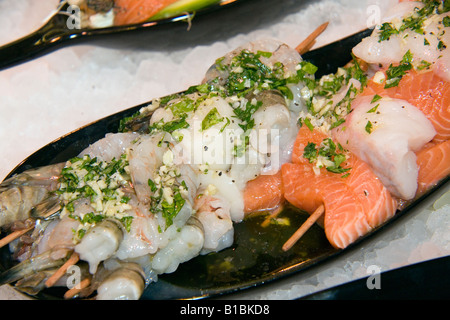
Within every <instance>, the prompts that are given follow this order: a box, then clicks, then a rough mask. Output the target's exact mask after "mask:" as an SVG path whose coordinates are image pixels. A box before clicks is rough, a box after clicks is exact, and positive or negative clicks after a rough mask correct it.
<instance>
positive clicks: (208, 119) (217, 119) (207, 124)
mask: <svg viewBox="0 0 450 320" xmlns="http://www.w3.org/2000/svg"><path fill="white" fill-rule="evenodd" d="M224 120H225V117H221V116H220V113H219V111H217V108H213V109H211V110H210V111H209V112H208V114H207V115H206V116H205V118H204V119H203V121H202V131H204V130H207V129H209V128H211V127H212V126H214V125H216V124H218V123H221V122H223V121H224ZM227 120H228V121H227V123H226V124H225V126H226V125H227V124H229V123H230V120H229V119H228V118H227ZM225 126H224V127H222V129H221V131H222V130H223V129H224V128H225Z"/></svg>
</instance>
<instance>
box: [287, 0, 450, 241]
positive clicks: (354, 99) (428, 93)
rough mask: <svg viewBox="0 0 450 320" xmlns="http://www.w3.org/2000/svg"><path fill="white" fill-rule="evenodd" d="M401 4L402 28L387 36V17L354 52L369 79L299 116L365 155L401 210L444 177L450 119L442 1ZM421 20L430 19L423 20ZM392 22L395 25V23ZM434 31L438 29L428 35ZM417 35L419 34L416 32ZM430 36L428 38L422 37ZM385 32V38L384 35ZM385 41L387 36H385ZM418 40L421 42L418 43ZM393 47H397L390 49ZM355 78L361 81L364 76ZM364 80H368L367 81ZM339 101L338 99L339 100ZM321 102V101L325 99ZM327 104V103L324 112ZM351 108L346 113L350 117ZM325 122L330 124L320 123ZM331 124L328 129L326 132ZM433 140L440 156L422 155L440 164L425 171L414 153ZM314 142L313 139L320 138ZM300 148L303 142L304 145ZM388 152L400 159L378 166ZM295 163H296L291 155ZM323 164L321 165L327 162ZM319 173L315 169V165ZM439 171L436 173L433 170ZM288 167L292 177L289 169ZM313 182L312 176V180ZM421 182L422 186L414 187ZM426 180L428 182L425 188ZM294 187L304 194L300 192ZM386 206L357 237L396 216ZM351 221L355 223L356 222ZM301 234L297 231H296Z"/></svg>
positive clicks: (357, 232) (446, 168)
mask: <svg viewBox="0 0 450 320" xmlns="http://www.w3.org/2000/svg"><path fill="white" fill-rule="evenodd" d="M398 8H399V9H400V10H397V16H396V17H395V18H396V19H397V22H398V21H400V20H401V19H403V20H402V21H403V23H404V25H403V26H401V27H400V32H399V31H398V30H396V29H395V28H393V29H390V30H392V33H391V34H389V35H387V30H388V28H387V27H389V26H391V27H392V26H393V25H394V23H391V21H386V22H384V24H383V25H382V26H381V28H376V29H375V31H374V32H373V34H372V36H371V37H369V38H367V39H364V40H363V41H362V42H361V43H360V44H359V45H357V46H356V47H355V48H354V49H353V52H354V54H355V55H356V56H357V57H358V58H361V59H362V60H363V61H362V62H363V63H366V65H368V67H369V68H368V70H367V72H366V74H367V76H368V77H371V78H370V79H368V81H367V80H365V79H364V78H362V79H363V81H362V82H361V81H359V83H358V86H355V88H354V89H353V92H352V91H351V90H349V88H348V87H347V88H346V89H345V90H346V91H347V90H348V91H347V95H348V94H351V95H348V97H350V99H348V100H347V101H344V100H341V99H342V97H338V94H336V93H333V95H332V96H330V98H329V99H330V100H334V99H335V100H334V101H335V102H334V103H333V104H331V103H328V104H326V103H320V102H321V101H316V102H314V101H313V102H312V106H311V107H312V111H313V112H312V114H313V116H311V114H310V115H308V116H307V117H304V118H303V119H304V120H306V121H307V122H306V121H305V123H308V124H309V126H310V128H311V130H313V129H312V127H313V126H314V127H318V128H319V129H321V130H323V131H324V132H327V133H328V135H329V136H330V137H331V139H333V140H335V141H336V144H337V143H339V142H340V144H341V145H342V147H346V148H348V149H350V151H351V152H354V153H355V154H356V155H357V156H358V157H359V158H361V159H363V160H365V161H366V162H367V163H368V164H369V165H370V166H371V168H372V169H373V170H375V172H376V173H377V175H378V177H379V178H380V179H381V180H382V181H383V183H384V184H385V185H386V186H387V187H388V188H389V189H390V191H391V193H392V195H393V196H397V197H399V198H398V199H397V200H396V201H397V202H398V206H399V208H401V207H402V204H403V203H404V202H405V200H406V201H407V200H408V199H412V198H415V197H418V196H419V195H420V194H422V193H423V192H424V190H426V189H427V188H429V187H430V186H431V185H433V182H432V181H434V183H436V181H439V180H441V179H443V178H445V177H446V176H448V170H449V167H448V164H447V165H444V164H442V160H443V159H444V158H445V157H446V156H445V155H444V156H442V151H443V150H445V147H444V146H445V145H446V144H445V142H444V143H442V141H448V140H447V139H448V137H447V135H448V134H447V133H446V132H447V130H449V128H450V126H449V121H448V119H450V117H449V116H448V115H447V113H448V111H449V109H448V102H447V100H448V99H449V98H450V96H449V95H448V90H447V86H448V82H447V81H446V80H445V79H446V77H447V76H448V73H447V74H446V75H443V74H442V70H444V69H442V66H443V65H445V64H444V62H445V61H446V60H445V56H446V54H447V52H448V50H447V49H446V46H445V45H444V44H445V43H446V42H448V41H447V40H448V39H447V38H446V32H445V29H446V28H448V24H447V23H445V22H444V21H445V19H448V13H446V12H442V11H441V10H442V8H441V7H439V3H432V2H424V3H421V2H409V3H401V4H400V5H399V6H398ZM414 8H416V9H414ZM405 9H406V10H405ZM414 10H415V11H417V13H414V14H415V15H412V14H411V12H412V11H414ZM394 11H395V10H394ZM398 12H400V14H398ZM428 15H429V16H428ZM414 19H416V20H417V23H418V24H417V25H419V24H422V23H423V24H424V27H425V28H426V29H425V30H426V32H423V35H422V32H420V31H421V30H422V29H421V30H411V29H412V27H410V26H411V25H412V24H411V23H409V24H407V23H408V21H409V22H411V21H412V20H414ZM426 19H429V20H428V21H426V23H424V21H425V20H426ZM397 22H396V24H395V27H396V28H399V24H398V23H397ZM390 23H391V24H390ZM417 25H416V26H417ZM433 28H434V29H433ZM431 29H433V30H434V31H436V30H438V31H437V32H431ZM404 30H406V31H404ZM427 30H428V31H427ZM402 32H406V33H408V32H409V33H410V34H409V35H411V37H404V36H403V34H402ZM414 32H417V33H415V34H413V33H414ZM428 34H429V36H427V35H428ZM384 37H386V38H387V40H386V39H385V38H384ZM423 37H426V39H428V38H430V41H431V40H433V41H435V40H436V39H437V40H436V41H435V42H433V43H434V44H435V45H430V44H429V45H424V43H426V42H427V41H425V40H424V38H423ZM390 38H391V40H389V39H390ZM417 38H420V39H421V40H420V41H422V42H420V41H418V42H417V40H416V39H417ZM400 39H401V40H400ZM437 41H440V42H439V43H440V44H441V45H439V44H438V43H437ZM419 42H420V44H419V45H416V44H417V43H419ZM398 43H400V44H398ZM393 44H395V45H394V47H396V46H397V45H398V47H399V48H401V51H399V53H398V54H397V56H396V58H395V57H392V56H390V55H388V54H387V53H388V51H389V50H390V51H391V52H392V50H391V49H392V46H393ZM377 48H378V49H377ZM396 48H397V47H396ZM421 50H422V51H426V52H428V53H426V55H427V59H426V60H425V58H424V57H425V56H423V55H422V53H423V52H421ZM393 52H395V50H394V51H393ZM430 57H435V59H431V60H430V59H429V58H430ZM422 58H423V59H422ZM383 59H384V60H383ZM386 59H387V60H386ZM400 60H401V61H400ZM394 63H398V64H399V66H398V67H397V66H394V65H393V64H394ZM388 64H390V66H389V68H386V67H387V65H388ZM380 67H381V70H380ZM395 68H397V71H394V70H396V69H395ZM400 68H402V71H401V72H399V70H400ZM360 71H362V70H360ZM395 72H397V73H396V77H397V78H394V76H392V74H394V73H395ZM360 75H361V73H360ZM360 75H359V79H361V77H360ZM390 77H391V78H390ZM325 78H328V79H325V81H330V80H333V78H331V77H330V76H326V77H325ZM367 82H368V84H367V85H366V83H367ZM350 89H351V87H350ZM364 96H365V97H364ZM383 97H385V98H383ZM316 99H317V97H316ZM395 99H399V100H395ZM400 99H401V100H400ZM340 100H341V102H340V103H338V104H336V101H340ZM405 100H406V101H405ZM322 101H325V102H326V101H327V100H322ZM342 101H344V102H345V104H343V106H348V107H347V110H345V109H343V108H340V109H333V108H335V107H336V106H338V105H339V104H342ZM386 104H388V105H389V106H387V105H386ZM362 105H364V108H359V106H362ZM324 107H327V108H328V109H327V108H324ZM330 107H331V108H330ZM397 108H400V109H397ZM408 109H409V110H410V112H411V113H409V114H408V115H407V116H403V117H401V119H400V118H399V119H398V120H400V122H399V121H395V124H388V123H387V122H388V121H390V120H393V119H395V117H396V116H397V115H394V114H393V113H395V110H397V111H399V112H400V113H398V115H400V114H401V113H402V111H407V110H408ZM329 110H332V112H329ZM350 110H351V113H350V114H348V113H349V111H350ZM389 113H391V115H390V116H388V114H389ZM412 113H414V114H416V115H417V117H416V118H414V116H413V115H412ZM347 114H348V115H347ZM330 115H331V117H330V119H329V121H328V122H327V121H326V120H325V119H326V117H327V116H330ZM383 117H384V119H383ZM387 118H389V120H388V119H387ZM324 120H325V121H324ZM330 120H331V121H330ZM402 121H413V123H414V124H412V123H411V124H409V125H407V126H406V127H405V128H404V129H401V126H399V124H400V123H401V122H402ZM311 123H314V125H311ZM324 123H325V124H327V125H328V126H324V125H323V124H324ZM356 123H358V126H360V127H359V129H358V130H355V127H353V125H356ZM333 127H336V128H333ZM330 128H331V129H332V130H330ZM408 129H412V130H413V131H411V132H409V133H408ZM383 130H392V131H391V133H390V134H389V137H390V138H392V137H396V138H395V139H394V140H395V141H394V140H392V141H391V143H386V139H382V138H381V137H380V136H379V135H380V134H381V133H382V132H383ZM436 132H437V134H436ZM371 139H375V140H374V141H373V142H374V143H377V142H375V141H376V140H378V142H381V141H382V142H381V144H379V145H378V147H376V146H375V145H371V142H370V140H371ZM404 139H410V140H408V141H409V142H404V143H403V147H400V144H402V142H401V141H402V140H403V141H405V140H404ZM431 140H433V143H430V144H431V145H433V144H438V145H439V144H441V145H439V148H435V150H436V155H438V156H437V157H434V156H431V155H428V156H427V157H431V159H436V160H437V161H436V164H437V166H438V167H439V169H437V170H434V172H433V173H432V174H431V170H430V169H429V167H428V168H427V167H426V165H425V163H424V161H427V160H424V159H419V158H418V157H416V154H417V156H418V155H420V156H421V157H425V154H426V152H425V151H422V150H429V151H430V150H431V149H429V148H427V147H426V146H428V145H429V144H428V142H429V141H431ZM315 142H316V143H317V141H315ZM358 143H361V144H360V145H358V146H356V145H355V144H358ZM304 146H306V144H305V145H304ZM383 148H387V149H388V148H392V150H391V151H389V152H387V153H385V152H384V151H383ZM401 150H403V151H401ZM305 151H306V148H305ZM388 154H389V155H388ZM294 156H295V155H294ZM390 157H397V159H398V160H397V161H386V163H384V165H385V166H384V167H383V165H381V163H382V162H383V161H385V160H387V159H389V158H390ZM427 159H430V158H427ZM293 161H294V162H295V158H294V157H293ZM378 161H380V162H378ZM416 161H417V164H416ZM331 164H332V163H331ZM419 164H420V166H419ZM321 165H323V166H326V164H321ZM284 167H285V168H284V169H286V170H285V171H286V172H288V166H287V165H285V166H284ZM381 167H383V169H381V170H379V169H377V168H381ZM289 168H292V167H289ZM354 170H355V168H354V167H353V166H352V168H351V170H350V171H349V177H350V178H351V177H352V176H355V173H354ZM389 170H390V171H389ZM402 170H403V171H402ZM316 171H317V172H318V170H317V169H316ZM437 171H438V172H439V173H437ZM289 172H290V174H292V172H291V171H290V170H289ZM428 172H430V176H431V177H430V180H428V181H427V182H425V181H426V178H425V176H426V175H427V174H428ZM285 177H286V178H285V179H284V180H283V183H288V184H289V186H288V185H285V186H284V188H285V189H286V190H288V189H290V188H292V187H290V183H292V179H289V177H288V175H287V174H286V175H285ZM312 179H313V180H314V178H312ZM346 179H348V178H346ZM422 181H423V182H422ZM419 185H420V189H419V188H418V186H419ZM424 185H426V187H425V186H424ZM299 192H300V193H301V191H299ZM365 192H367V194H370V192H369V190H365ZM286 197H287V198H288V201H289V200H290V201H291V202H292V201H294V204H295V203H296V202H295V201H297V200H294V199H293V198H292V192H290V191H289V192H288V193H287V195H286ZM362 199H364V198H362ZM305 200H306V199H305ZM387 203H391V204H390V205H389V206H390V207H391V209H389V210H388V211H381V212H385V213H386V212H390V214H388V215H387V216H386V215H385V214H379V217H378V218H377V219H376V220H375V221H374V222H375V224H371V227H368V226H364V224H362V225H360V227H359V228H357V229H358V230H359V231H355V232H354V234H356V235H359V234H361V230H364V229H367V230H369V229H370V228H372V227H373V226H376V225H379V224H380V223H382V222H384V221H386V220H387V219H388V218H389V216H390V215H392V214H393V211H392V208H394V209H395V206H393V205H392V202H391V201H388V202H387ZM297 205H298V206H300V207H303V208H307V207H305V205H306V203H298V202H297ZM309 210H311V211H310V212H312V210H313V209H312V208H311V209H309ZM353 210H354V209H353ZM325 218H326V216H325ZM354 225H355V226H357V224H356V223H355V224H354ZM305 227H306V226H305ZM301 229H302V228H301ZM326 229H327V227H326V226H325V230H326ZM298 232H299V233H300V229H299V231H298ZM326 232H327V230H326ZM362 233H363V234H364V233H366V231H363V232H362ZM294 239H295V241H297V240H298V237H297V236H293V237H292V241H291V240H289V241H288V243H287V244H286V247H287V246H288V245H290V244H292V242H293V241H294ZM329 240H330V242H331V243H332V244H333V243H335V244H336V245H337V246H338V247H340V246H341V245H339V244H338V243H337V242H334V241H333V240H332V239H330V238H329ZM345 246H346V245H344V247H345Z"/></svg>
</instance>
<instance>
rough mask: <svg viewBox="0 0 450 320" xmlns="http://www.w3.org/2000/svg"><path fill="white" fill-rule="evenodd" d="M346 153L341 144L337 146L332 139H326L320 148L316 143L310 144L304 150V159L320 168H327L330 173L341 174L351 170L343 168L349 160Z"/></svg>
mask: <svg viewBox="0 0 450 320" xmlns="http://www.w3.org/2000/svg"><path fill="white" fill-rule="evenodd" d="M344 151H345V150H344V148H343V147H342V146H341V145H340V144H337V145H336V144H335V143H334V142H333V140H332V139H330V138H326V139H324V140H323V141H322V143H321V145H320V146H319V148H317V146H316V144H315V143H313V142H309V143H308V144H307V145H306V147H305V148H304V151H303V157H304V158H305V159H308V160H309V162H310V163H315V164H316V166H318V167H319V168H322V167H325V168H326V169H327V170H328V171H329V172H333V173H339V174H340V173H344V172H347V171H349V170H350V169H351V168H344V167H342V164H343V163H344V162H345V160H346V159H347V158H346V156H345V154H344V153H343V152H344Z"/></svg>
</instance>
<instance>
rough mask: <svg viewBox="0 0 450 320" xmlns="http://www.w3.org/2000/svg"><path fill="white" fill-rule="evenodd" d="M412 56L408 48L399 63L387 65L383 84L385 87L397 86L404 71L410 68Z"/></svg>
mask: <svg viewBox="0 0 450 320" xmlns="http://www.w3.org/2000/svg"><path fill="white" fill-rule="evenodd" d="M412 58H413V57H412V53H411V51H410V50H408V51H407V52H406V53H405V55H404V56H403V58H402V60H401V61H400V64H399V65H397V66H394V65H393V64H392V63H391V64H390V65H389V68H388V69H387V70H386V76H387V79H386V84H385V85H384V88H385V89H387V88H392V87H396V86H398V84H399V82H400V80H401V79H402V78H403V76H404V75H405V74H406V71H409V70H411V69H412V67H413V66H412Z"/></svg>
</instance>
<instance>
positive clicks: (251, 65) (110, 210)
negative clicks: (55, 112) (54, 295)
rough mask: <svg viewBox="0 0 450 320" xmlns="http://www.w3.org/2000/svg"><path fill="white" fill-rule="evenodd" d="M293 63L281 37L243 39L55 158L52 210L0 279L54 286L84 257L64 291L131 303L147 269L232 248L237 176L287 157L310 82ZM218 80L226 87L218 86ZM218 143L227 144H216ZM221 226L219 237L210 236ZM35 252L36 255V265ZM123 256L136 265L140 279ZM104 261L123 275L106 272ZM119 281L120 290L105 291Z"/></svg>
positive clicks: (151, 274)
mask: <svg viewBox="0 0 450 320" xmlns="http://www.w3.org/2000/svg"><path fill="white" fill-rule="evenodd" d="M255 64H256V66H257V68H256V69H255ZM303 65H306V66H307V65H308V64H307V63H305V62H302V59H301V56H300V55H299V54H298V52H296V51H295V50H293V49H291V48H289V47H288V46H286V45H284V44H282V43H279V42H276V41H260V42H255V43H251V44H249V45H247V46H245V47H242V48H239V49H237V50H235V51H234V52H232V53H230V54H229V55H227V56H226V57H224V59H223V60H222V61H219V60H218V62H217V63H216V64H215V65H214V66H213V67H212V68H211V69H210V71H208V73H207V75H206V77H205V82H204V83H203V84H201V85H199V86H196V87H193V88H191V89H190V90H188V92H187V93H186V94H179V95H175V96H173V97H167V98H164V99H161V100H160V99H156V100H155V101H154V102H153V103H152V106H149V107H148V108H145V110H142V113H140V114H139V115H137V116H136V117H133V118H132V119H126V121H125V122H124V126H123V128H125V129H126V128H135V123H134V119H137V120H138V122H140V123H141V124H142V119H148V120H147V121H148V124H146V125H143V126H141V125H139V129H138V130H137V131H136V132H121V133H116V134H108V135H106V136H105V138H103V139H101V140H99V141H97V142H96V143H94V144H92V145H91V146H89V147H88V148H87V149H85V150H84V151H82V152H81V153H80V154H79V156H77V157H75V158H73V159H70V160H68V161H67V162H66V163H64V164H62V165H60V167H59V172H58V175H56V177H57V179H54V181H53V180H52V181H53V182H54V184H52V189H50V190H49V191H46V192H50V194H52V195H54V196H56V198H57V199H59V211H58V214H57V215H56V216H55V218H54V219H52V220H45V226H43V228H42V229H35V230H33V234H31V235H30V237H32V239H33V241H32V242H30V243H29V244H25V243H23V242H22V240H21V238H19V239H16V240H14V241H13V242H12V243H11V244H10V248H11V249H12V251H13V252H14V254H15V255H17V256H18V257H19V261H21V262H20V263H19V264H18V265H16V266H15V267H14V268H13V269H11V270H8V271H6V272H5V273H3V274H2V275H1V279H2V281H3V283H12V282H15V281H17V280H19V279H21V278H26V277H28V275H29V273H30V272H33V271H35V270H39V273H40V274H41V276H40V279H42V280H40V281H41V282H40V283H46V284H47V286H54V285H55V284H56V283H60V282H61V278H60V275H61V274H62V273H64V270H66V269H69V268H71V267H78V266H79V265H81V264H82V263H83V266H84V265H87V267H88V276H87V277H85V279H84V280H82V281H83V286H82V288H78V289H70V290H69V291H68V292H67V294H66V296H67V297H71V296H74V295H75V296H83V297H86V296H88V295H90V294H92V293H93V292H94V291H96V292H97V298H99V299H101V298H104V297H108V298H112V297H113V296H114V297H115V298H120V297H122V295H124V296H126V297H128V298H132V299H135V298H137V297H139V296H140V294H142V290H143V288H145V286H146V285H148V284H149V283H150V282H152V281H156V278H157V275H159V274H163V273H171V272H174V271H175V270H176V269H177V268H178V265H179V264H180V263H183V262H185V261H188V260H190V259H192V258H193V257H195V256H197V255H199V254H206V253H209V252H215V251H219V250H222V249H223V248H225V247H228V246H230V245H231V244H232V239H233V237H232V235H233V224H234V223H235V222H240V221H241V220H242V219H243V217H244V206H245V202H244V198H243V190H244V189H245V186H246V183H247V182H248V181H250V180H252V179H254V178H255V177H257V176H259V175H261V174H270V173H272V172H277V171H279V169H280V166H281V164H282V163H284V162H286V161H288V159H289V158H290V152H291V150H292V144H293V142H294V139H295V135H296V127H295V122H296V117H295V113H296V110H297V109H298V108H299V107H301V100H300V99H299V96H298V94H297V95H291V94H290V92H291V90H293V91H294V92H299V91H300V88H302V87H304V84H303V78H309V77H310V75H309V74H308V73H307V72H304V71H302V70H300V71H299V67H301V66H303ZM226 78H229V79H233V82H232V81H224V82H220V81H221V80H223V79H226ZM218 79H219V81H217V80H218ZM207 88H208V90H205V89H207ZM288 88H289V89H288ZM294 102H295V103H294ZM147 115H150V116H149V117H147ZM142 116H143V117H142ZM130 124H131V125H130ZM198 125H199V126H198ZM196 130H198V131H196ZM125 131H126V130H125ZM198 132H200V134H201V135H200V136H198ZM219 138H220V139H222V141H224V142H226V143H225V144H221V145H218V144H217V142H218V141H219V140H218V139H219ZM230 142H231V143H230ZM280 143H282V144H283V148H282V149H281V150H280V149H276V148H275V147H276V146H278V145H279V144H280ZM224 147H225V149H224ZM192 148H193V149H192ZM196 148H198V149H196ZM280 151H281V152H280ZM198 155H200V156H201V157H200V160H197V159H196V158H195V156H198ZM218 156H219V157H218ZM25 174H26V173H25ZM17 185H20V183H17ZM7 190H9V189H7ZM248 199H252V197H249V198H248ZM35 202H36V203H35ZM35 202H33V207H32V208H34V209H33V217H40V215H43V213H42V212H38V211H39V210H37V209H36V208H38V207H40V208H42V209H43V210H44V209H45V208H44V207H41V206H40V203H39V202H40V201H35ZM247 204H248V203H247ZM30 207H31V206H30ZM219 208H220V210H221V211H219V210H218V209H219ZM253 208H255V206H253ZM196 209H198V210H196ZM200 209H201V210H200ZM262 209H265V208H263V207H260V208H259V210H262ZM45 210H46V209H45ZM252 210H253V209H252ZM29 212H30V210H28V211H27V215H26V217H29V216H30V213H29ZM219 212H221V214H220V217H218V216H217V215H218V214H219ZM212 217H218V219H216V220H214V219H211V218H212ZM224 217H225V219H224ZM43 221H44V220H43ZM224 222H226V224H225V228H224V229H223V230H224V233H217V232H215V231H216V230H218V228H221V227H220V226H221V225H222V224H223V223H224ZM69 256H72V258H73V259H69ZM36 257H42V258H41V259H39V260H37V261H40V263H39V264H37V261H36V260H35V259H36ZM46 259H47V260H48V261H45V260H46ZM67 259H69V260H67ZM114 261H117V262H118V264H119V266H117V263H114ZM123 263H135V264H137V265H138V266H139V268H140V270H141V271H140V272H138V274H140V276H136V273H135V271H133V272H130V271H129V270H130V269H129V268H125V269H123V268H122V267H121V266H123ZM29 265H31V267H28V266H29ZM112 265H114V267H111V266H112ZM105 268H106V269H107V270H109V271H111V270H113V269H114V270H116V269H117V268H119V269H120V270H122V269H123V272H122V271H120V272H119V271H117V272H118V273H115V272H114V274H115V275H114V276H111V277H112V278H110V277H108V276H105V275H104V274H105V272H106V271H104V270H105ZM111 268H112V269H111ZM109 271H108V272H106V273H107V274H109V273H110V272H109ZM119 274H120V277H119V276H116V275H119ZM89 275H91V276H89ZM91 277H92V279H91ZM58 279H59V280H58ZM113 279H115V280H113ZM117 279H121V280H117ZM124 279H128V280H124ZM133 279H134V280H133ZM80 280H81V279H80ZM123 281H129V282H128V283H129V286H130V287H129V288H130V290H131V291H129V293H126V292H123V293H121V292H119V291H117V290H116V291H114V290H113V291H111V289H105V288H109V287H114V286H116V284H117V283H118V282H123ZM142 281H144V284H142V283H143V282H142ZM19 282H20V281H19ZM19 282H18V283H19ZM40 287H41V286H39V288H40ZM108 292H109V293H108ZM111 292H114V293H113V294H112V295H111Z"/></svg>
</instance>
